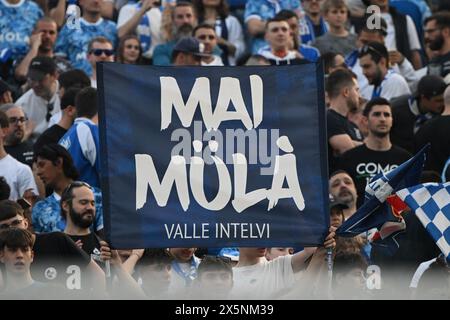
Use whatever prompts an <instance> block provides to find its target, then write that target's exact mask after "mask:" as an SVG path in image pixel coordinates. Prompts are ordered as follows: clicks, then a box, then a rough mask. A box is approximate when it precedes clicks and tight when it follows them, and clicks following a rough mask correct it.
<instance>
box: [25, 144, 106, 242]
mask: <svg viewBox="0 0 450 320" xmlns="http://www.w3.org/2000/svg"><path fill="white" fill-rule="evenodd" d="M35 162H36V168H37V170H36V171H37V175H38V176H39V178H40V179H41V180H42V181H43V183H44V184H45V186H46V187H48V188H50V189H51V190H54V192H53V193H52V194H51V195H50V196H48V197H47V198H45V199H43V200H41V201H38V202H37V203H36V204H35V205H34V207H33V211H32V223H33V228H34V231H35V232H36V233H47V232H54V231H64V229H65V227H66V220H65V219H64V215H62V214H61V205H60V200H61V196H62V194H63V192H64V190H66V189H67V188H68V187H69V186H70V185H71V184H72V183H73V181H75V180H77V179H78V171H77V169H76V168H75V166H74V164H73V160H72V158H71V156H70V154H69V153H68V151H67V150H66V149H64V148H63V147H62V146H60V145H57V144H48V145H45V146H43V147H42V148H41V149H40V150H39V151H37V152H36V156H35ZM92 190H93V193H94V196H95V211H96V215H95V223H94V225H93V227H92V229H93V230H94V231H95V232H96V233H100V234H101V230H102V229H103V209H102V194H101V192H100V190H99V189H94V188H92Z"/></svg>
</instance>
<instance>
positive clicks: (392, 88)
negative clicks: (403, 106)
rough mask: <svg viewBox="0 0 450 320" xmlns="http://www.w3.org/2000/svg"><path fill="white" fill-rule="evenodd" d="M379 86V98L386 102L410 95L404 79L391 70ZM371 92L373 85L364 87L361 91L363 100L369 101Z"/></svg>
mask: <svg viewBox="0 0 450 320" xmlns="http://www.w3.org/2000/svg"><path fill="white" fill-rule="evenodd" d="M380 86H381V92H380V95H379V96H380V97H382V98H385V99H387V100H390V99H392V98H396V97H400V96H403V95H406V94H411V91H410V90H409V86H408V83H407V82H406V80H405V78H403V77H402V76H401V75H399V74H398V73H395V72H393V71H392V70H389V71H388V73H387V74H386V76H385V78H384V80H383V81H382V82H381V84H380ZM373 90H374V86H373V85H369V86H366V87H365V88H363V90H361V96H362V97H363V98H364V99H367V100H371V99H372V93H373Z"/></svg>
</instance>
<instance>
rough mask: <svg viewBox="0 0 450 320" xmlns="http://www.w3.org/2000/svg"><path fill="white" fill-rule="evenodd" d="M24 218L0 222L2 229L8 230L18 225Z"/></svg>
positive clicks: (0, 228)
mask: <svg viewBox="0 0 450 320" xmlns="http://www.w3.org/2000/svg"><path fill="white" fill-rule="evenodd" d="M22 221H23V219H15V220H13V221H11V222H10V223H2V224H0V230H6V229H8V228H15V227H18V226H19V225H20V224H21V223H22Z"/></svg>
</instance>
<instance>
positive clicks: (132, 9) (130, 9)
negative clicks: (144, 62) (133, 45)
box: [117, 3, 163, 59]
mask: <svg viewBox="0 0 450 320" xmlns="http://www.w3.org/2000/svg"><path fill="white" fill-rule="evenodd" d="M138 11H139V5H138V4H136V3H132V4H126V5H124V6H123V7H122V8H121V9H120V12H119V17H118V19H117V29H119V28H120V27H121V26H123V25H124V24H125V23H127V21H128V20H130V19H131V18H132V17H133V16H134V15H135V14H136V13H137V12H138ZM145 14H146V15H147V18H148V21H149V26H145V25H141V24H140V23H138V25H137V27H136V33H137V35H138V36H140V35H147V36H150V37H151V44H150V47H149V48H148V50H145V51H144V52H143V53H142V55H143V56H144V57H145V58H149V59H150V58H151V57H152V55H153V50H154V49H155V47H156V46H157V45H159V44H161V43H163V40H162V35H161V17H162V15H161V10H159V8H152V9H150V10H148V11H147V12H146V13H145Z"/></svg>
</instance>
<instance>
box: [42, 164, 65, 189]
mask: <svg viewBox="0 0 450 320" xmlns="http://www.w3.org/2000/svg"><path fill="white" fill-rule="evenodd" d="M36 174H37V175H38V177H39V178H40V179H41V180H42V182H43V183H44V184H45V185H46V186H49V187H52V188H54V187H55V186H56V183H57V182H58V180H59V179H60V178H61V174H62V165H59V166H58V165H55V164H53V162H52V161H50V160H47V159H44V158H42V157H38V158H37V160H36Z"/></svg>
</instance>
